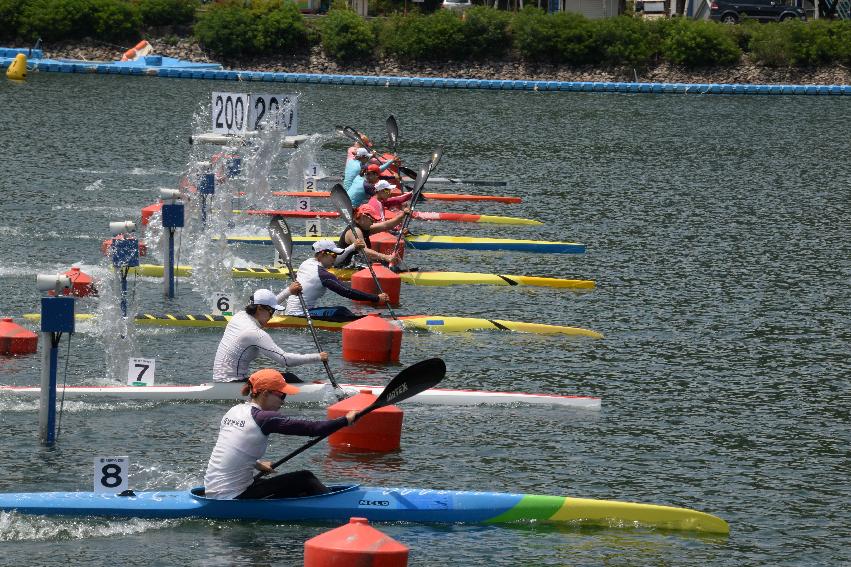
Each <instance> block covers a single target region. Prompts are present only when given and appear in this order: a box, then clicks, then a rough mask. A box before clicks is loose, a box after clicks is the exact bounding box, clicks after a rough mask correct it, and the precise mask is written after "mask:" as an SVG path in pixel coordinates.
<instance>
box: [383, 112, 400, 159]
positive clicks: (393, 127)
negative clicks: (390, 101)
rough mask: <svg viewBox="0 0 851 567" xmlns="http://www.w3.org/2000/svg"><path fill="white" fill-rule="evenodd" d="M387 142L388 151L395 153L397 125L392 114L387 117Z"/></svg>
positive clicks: (397, 137) (397, 139) (397, 136)
mask: <svg viewBox="0 0 851 567" xmlns="http://www.w3.org/2000/svg"><path fill="white" fill-rule="evenodd" d="M386 126H387V141H388V143H389V145H390V151H391V152H392V153H394V154H395V153H396V145H397V144H398V143H399V125H398V124H396V117H395V116H393V115H392V114H391V115H390V116H388V117H387V123H386Z"/></svg>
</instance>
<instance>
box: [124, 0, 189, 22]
mask: <svg viewBox="0 0 851 567" xmlns="http://www.w3.org/2000/svg"><path fill="white" fill-rule="evenodd" d="M136 4H137V5H138V6H139V13H140V14H141V15H142V24H143V25H144V26H145V27H162V26H187V25H190V24H192V22H193V21H195V10H196V8H198V4H199V2H198V0H136Z"/></svg>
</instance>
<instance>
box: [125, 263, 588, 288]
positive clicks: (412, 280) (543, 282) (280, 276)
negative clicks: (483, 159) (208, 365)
mask: <svg viewBox="0 0 851 567" xmlns="http://www.w3.org/2000/svg"><path fill="white" fill-rule="evenodd" d="M163 269H164V268H163V266H158V265H154V264H142V265H140V266H138V267H136V268H131V272H130V273H135V274H136V275H139V276H145V277H153V278H161V277H162V276H163ZM356 271H357V270H356V269H354V268H334V269H332V270H331V272H333V273H334V274H335V275H336V276H337V277H338V278H340V279H341V280H344V281H349V280H350V279H351V278H352V274H354V273H355V272H356ZM231 273H232V274H233V277H234V278H252V279H276V280H287V279H289V274H288V273H287V270H286V269H285V268H272V267H262V266H257V267H243V268H233V269H232V270H231ZM174 274H175V276H178V277H187V276H191V275H192V268H191V267H190V266H178V267H176V268H175V270H174ZM399 278H400V279H401V280H402V281H403V282H404V283H407V284H410V285H427V286H451V285H500V286H507V285H510V286H534V287H555V288H562V289H594V287H595V286H596V284H595V282H594V281H593V280H571V279H562V278H544V277H539V276H520V275H511V274H486V273H479V272H402V273H400V274H399Z"/></svg>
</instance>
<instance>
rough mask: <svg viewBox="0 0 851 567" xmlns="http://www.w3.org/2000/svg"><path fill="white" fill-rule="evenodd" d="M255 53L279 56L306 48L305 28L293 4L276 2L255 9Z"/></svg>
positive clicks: (287, 1)
mask: <svg viewBox="0 0 851 567" xmlns="http://www.w3.org/2000/svg"><path fill="white" fill-rule="evenodd" d="M253 12H254V14H255V17H256V18H257V51H258V52H259V53H266V54H275V55H277V54H280V52H285V53H291V52H294V51H302V50H304V49H306V48H307V26H305V25H304V17H303V16H302V15H301V12H299V10H298V6H296V5H295V2H291V1H290V0H277V1H272V2H269V3H267V4H265V5H261V6H258V7H256V8H255V9H254V10H253Z"/></svg>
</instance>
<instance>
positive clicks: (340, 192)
mask: <svg viewBox="0 0 851 567" xmlns="http://www.w3.org/2000/svg"><path fill="white" fill-rule="evenodd" d="M331 199H333V200H334V204H335V205H336V206H337V210H338V211H340V216H341V217H343V220H345V221H346V224H348V225H349V230H351V231H352V238H357V237H358V233H357V232H355V219H354V212H353V211H352V199H351V197H349V194H348V193H346V190H345V189H343V186H342V185H340V184H339V183H337V184H336V185H334V186H333V187H331ZM361 254H362V255H363V259H364V260H365V261H366V267H367V268H369V273H370V274H371V275H372V281H374V282H375V287H377V288H378V293H384V290H383V289H381V284H380V283H379V281H378V276H376V275H375V270H374V269H373V268H372V261H371V260H370V259H369V258H368V257H367V255H366V252H364V251H363V250H361ZM387 310H388V311H390V316H391V317H393V320H394V321H398V320H399V319H398V317H396V314H395V313H393V308H392V307H391V306H390V302H389V301H388V302H387Z"/></svg>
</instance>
